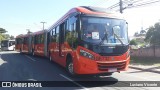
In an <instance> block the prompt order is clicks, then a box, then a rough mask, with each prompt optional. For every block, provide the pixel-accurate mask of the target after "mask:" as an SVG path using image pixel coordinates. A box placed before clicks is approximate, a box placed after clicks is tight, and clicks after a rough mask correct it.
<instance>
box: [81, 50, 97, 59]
mask: <svg viewBox="0 0 160 90" xmlns="http://www.w3.org/2000/svg"><path fill="white" fill-rule="evenodd" d="M80 55H81V56H84V57H87V58H89V59H92V60H94V56H93V55H92V54H91V53H89V52H87V51H84V50H82V49H80Z"/></svg>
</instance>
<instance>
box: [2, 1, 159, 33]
mask: <svg viewBox="0 0 160 90" xmlns="http://www.w3.org/2000/svg"><path fill="white" fill-rule="evenodd" d="M118 1H119V0H0V4H1V5H0V28H4V29H6V30H7V31H8V32H7V33H8V34H10V35H13V36H17V35H19V34H25V33H27V30H26V29H30V31H32V32H35V31H39V30H42V27H43V25H42V23H40V22H42V21H44V22H46V23H45V24H44V27H45V29H47V28H49V27H50V26H51V25H52V24H54V23H55V22H56V21H57V20H58V19H59V18H60V17H62V16H63V15H64V14H65V13H66V12H67V11H69V10H70V9H71V8H73V7H77V6H100V7H109V6H111V5H113V4H115V3H117V2H118ZM159 11H160V4H155V5H151V6H146V7H143V8H134V9H126V10H124V13H123V15H124V17H125V19H126V20H127V22H128V23H129V30H128V32H129V36H132V35H134V33H135V32H137V31H140V30H141V27H142V26H143V28H144V29H145V28H148V27H149V26H151V25H153V24H154V23H155V22H158V21H160V12H159Z"/></svg>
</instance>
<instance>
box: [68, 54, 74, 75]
mask: <svg viewBox="0 0 160 90" xmlns="http://www.w3.org/2000/svg"><path fill="white" fill-rule="evenodd" d="M66 69H67V72H68V74H69V75H70V76H75V73H74V68H73V61H72V58H71V57H67V65H66Z"/></svg>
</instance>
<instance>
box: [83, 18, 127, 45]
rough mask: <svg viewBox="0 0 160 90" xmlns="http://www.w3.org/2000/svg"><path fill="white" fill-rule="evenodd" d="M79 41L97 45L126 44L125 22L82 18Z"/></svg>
mask: <svg viewBox="0 0 160 90" xmlns="http://www.w3.org/2000/svg"><path fill="white" fill-rule="evenodd" d="M81 23H82V26H81V29H82V30H81V31H82V35H81V39H82V40H83V41H85V42H88V43H92V44H97V45H109V46H110V45H111V46H112V45H126V44H128V31H127V28H128V27H127V22H126V21H125V20H122V19H111V18H102V17H82V21H81Z"/></svg>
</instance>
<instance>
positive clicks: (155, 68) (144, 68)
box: [129, 64, 160, 74]
mask: <svg viewBox="0 0 160 90" xmlns="http://www.w3.org/2000/svg"><path fill="white" fill-rule="evenodd" d="M129 68H131V69H137V70H142V71H147V72H153V73H159V74H160V66H154V65H151V66H144V65H134V64H131V65H129Z"/></svg>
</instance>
